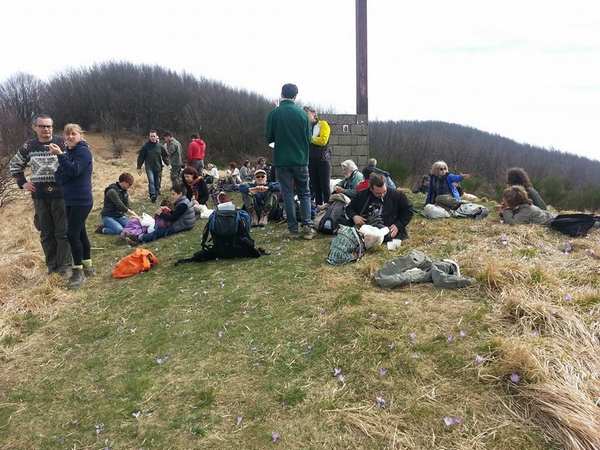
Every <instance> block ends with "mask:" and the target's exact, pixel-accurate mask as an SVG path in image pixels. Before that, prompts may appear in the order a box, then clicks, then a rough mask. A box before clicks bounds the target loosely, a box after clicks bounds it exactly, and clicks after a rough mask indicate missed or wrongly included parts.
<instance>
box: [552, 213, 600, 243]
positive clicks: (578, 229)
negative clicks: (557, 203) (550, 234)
mask: <svg viewBox="0 0 600 450" xmlns="http://www.w3.org/2000/svg"><path fill="white" fill-rule="evenodd" d="M548 225H549V226H550V228H552V229H553V230H556V231H560V232H561V233H563V234H566V235H569V236H572V237H578V236H585V235H586V234H587V233H588V231H590V229H591V228H592V227H594V226H596V227H597V226H599V225H600V217H599V216H594V215H592V214H582V213H575V214H559V215H558V216H556V217H555V218H554V219H552V220H551V221H550V223H549V224H548Z"/></svg>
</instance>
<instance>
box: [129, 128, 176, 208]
mask: <svg viewBox="0 0 600 450" xmlns="http://www.w3.org/2000/svg"><path fill="white" fill-rule="evenodd" d="M163 163H164V164H165V165H166V166H168V165H169V157H168V156H167V151H166V150H165V148H164V147H163V146H162V145H161V144H160V142H158V132H157V131H156V130H150V132H149V133H148V142H146V143H145V144H144V145H143V146H142V148H141V149H140V151H139V153H138V158H137V170H138V174H139V175H141V174H142V166H146V176H147V177H148V194H149V195H150V201H151V202H152V203H154V202H156V197H158V196H159V195H160V182H161V179H162V166H163Z"/></svg>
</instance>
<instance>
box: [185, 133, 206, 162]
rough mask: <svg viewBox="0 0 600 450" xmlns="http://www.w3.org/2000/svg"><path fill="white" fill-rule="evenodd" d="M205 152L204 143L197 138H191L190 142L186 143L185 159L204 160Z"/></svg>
mask: <svg viewBox="0 0 600 450" xmlns="http://www.w3.org/2000/svg"><path fill="white" fill-rule="evenodd" d="M205 154H206V143H205V142H204V141H203V140H202V139H200V138H198V139H193V140H192V142H190V145H188V148H187V160H188V161H192V160H195V159H202V160H204V156H205Z"/></svg>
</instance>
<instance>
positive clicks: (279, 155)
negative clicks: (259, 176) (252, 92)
mask: <svg viewBox="0 0 600 450" xmlns="http://www.w3.org/2000/svg"><path fill="white" fill-rule="evenodd" d="M297 95H298V87H297V86H296V85H295V84H291V83H288V84H284V85H283V87H282V88H281V101H280V102H279V106H278V107H277V108H275V109H274V110H272V111H271V112H270V113H269V115H268V117H267V128H266V133H265V134H266V138H267V143H268V144H271V143H274V144H275V146H274V149H273V165H274V166H275V169H276V172H277V180H278V181H279V183H280V185H281V193H282V195H283V202H284V206H285V214H286V217H287V223H288V231H289V232H290V234H291V235H297V234H298V221H297V219H296V205H295V204H294V192H296V193H297V194H298V198H299V199H300V219H301V221H302V237H303V238H304V239H312V238H313V237H314V235H315V231H314V230H313V228H312V219H311V216H310V188H309V176H308V148H309V145H310V141H311V137H312V133H311V128H310V124H309V122H308V117H307V115H306V113H305V112H304V111H303V110H302V108H300V107H299V106H298V105H296V103H295V100H296V96H297Z"/></svg>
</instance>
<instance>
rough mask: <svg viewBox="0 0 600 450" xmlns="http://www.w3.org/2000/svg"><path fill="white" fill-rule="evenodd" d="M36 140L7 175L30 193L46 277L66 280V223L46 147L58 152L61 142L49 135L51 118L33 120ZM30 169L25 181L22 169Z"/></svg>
mask: <svg viewBox="0 0 600 450" xmlns="http://www.w3.org/2000/svg"><path fill="white" fill-rule="evenodd" d="M32 126H33V131H35V134H36V138H35V139H31V140H29V141H27V142H26V143H25V144H23V146H22V147H21V148H20V149H19V150H18V151H17V153H16V154H15V156H13V158H12V159H11V160H10V163H9V168H10V173H11V175H12V176H13V177H15V179H16V182H17V185H18V186H19V188H21V189H25V190H27V191H29V192H31V197H32V198H33V206H34V209H35V216H34V224H35V227H36V228H37V229H38V230H39V232H40V239H41V242H42V249H43V250H44V256H45V258H46V266H47V268H48V273H53V272H57V273H60V274H61V275H64V276H65V277H67V278H68V277H70V272H71V268H70V266H71V249H70V246H69V241H68V240H67V219H66V210H65V200H64V196H63V190H62V188H61V187H60V185H58V184H57V183H56V179H55V172H56V169H57V168H58V157H57V156H56V155H53V154H51V153H50V151H49V148H48V146H49V145H50V144H51V143H54V144H56V145H58V146H60V147H61V148H63V147H64V142H63V140H62V139H61V138H57V137H54V136H53V135H52V126H53V122H52V118H51V117H50V116H46V115H39V116H37V117H36V118H35V119H34V120H33V124H32ZM27 166H30V167H31V177H30V178H29V180H27V179H26V178H25V173H24V172H25V168H26V167H27Z"/></svg>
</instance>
